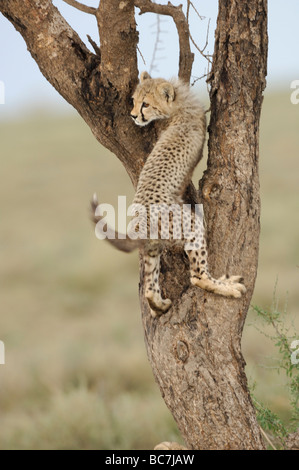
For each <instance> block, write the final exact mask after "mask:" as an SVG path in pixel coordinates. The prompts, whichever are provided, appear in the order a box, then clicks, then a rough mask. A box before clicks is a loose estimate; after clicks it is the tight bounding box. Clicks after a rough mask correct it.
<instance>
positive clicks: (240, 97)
mask: <svg viewBox="0 0 299 470" xmlns="http://www.w3.org/2000/svg"><path fill="white" fill-rule="evenodd" d="M65 1H67V3H69V4H71V5H73V6H74V7H76V8H79V9H81V10H82V11H83V12H85V13H88V14H92V15H94V16H95V18H96V20H97V24H98V29H99V35H100V48H99V47H98V46H97V45H96V44H95V43H94V42H93V41H92V40H91V39H90V42H91V44H92V45H93V48H94V53H92V52H90V51H89V49H88V48H87V47H86V46H85V44H84V43H83V42H82V41H81V39H80V38H79V36H78V35H77V33H76V32H75V31H74V30H73V29H72V28H71V27H70V26H69V25H68V23H67V22H66V21H65V19H64V18H63V17H62V15H61V14H60V13H59V11H58V10H57V8H56V7H55V6H54V5H53V4H52V2H51V0H15V1H14V2H11V1H9V0H1V2H0V11H1V12H2V13H3V14H4V16H6V18H7V19H8V20H9V21H10V22H11V23H12V24H13V25H14V26H15V28H16V29H17V31H18V32H19V33H20V34H21V35H22V36H23V38H24V40H25V41H26V43H27V47H28V49H29V51H30V53H31V55H32V57H33V58H34V60H35V61H36V62H37V64H38V66H39V68H40V70H41V72H42V73H43V75H44V76H45V77H46V78H47V80H48V81H49V82H50V83H51V84H52V85H53V86H54V87H55V88H56V90H57V91H58V92H59V93H60V94H61V95H62V96H63V97H64V98H65V99H66V100H67V101H68V102H69V103H70V104H71V105H72V106H73V107H74V108H75V109H76V110H77V111H78V112H79V114H80V115H81V116H82V118H83V119H84V120H85V121H86V123H87V124H88V126H89V127H90V129H91V131H92V132H93V134H94V136H95V137H96V139H97V140H98V141H99V142H100V143H101V144H103V145H104V146H105V147H107V148H108V149H109V150H111V151H112V152H113V153H114V154H115V155H116V156H117V157H118V158H119V159H120V161H121V162H122V163H123V165H124V167H125V169H126V171H127V172H128V174H129V176H130V178H131V180H132V183H133V185H134V186H136V183H137V181H138V176H139V173H140V170H141V168H142V165H143V162H144V161H145V159H146V157H147V155H148V153H149V152H150V150H151V148H152V147H153V145H154V143H155V141H156V139H157V136H158V135H159V131H160V130H161V124H160V123H159V122H157V123H155V124H154V125H153V126H151V127H148V126H147V127H145V128H141V129H140V128H137V127H136V126H135V125H134V124H133V122H132V120H131V119H130V117H129V111H130V108H131V102H130V97H131V94H132V91H133V90H134V88H135V86H136V83H137V81H138V70H137V52H136V50H137V43H138V32H137V30H136V23H135V7H137V8H138V9H139V11H140V13H146V12H156V13H158V14H163V15H169V16H171V17H172V18H173V20H174V22H175V24H176V27H177V31H178V35H179V42H180V61H179V72H178V73H179V76H180V77H181V78H182V79H184V80H185V81H189V79H190V74H191V68H192V61H193V55H192V53H191V51H190V45H189V30H188V22H187V21H186V18H185V16H184V13H183V11H182V8H181V7H179V6H174V5H172V4H171V3H168V5H159V4H156V3H153V2H151V1H150V0H125V1H120V0H101V1H100V4H99V7H98V8H93V7H87V6H85V5H82V4H80V3H79V2H77V1H75V0H65ZM188 4H189V6H190V2H188ZM266 68H267V0H252V1H251V2H245V3H244V2H236V1H235V0H222V1H219V13H218V21H217V28H216V41H215V51H214V56H213V63H212V70H211V73H210V76H209V82H210V99H211V119H210V124H209V142H208V148H209V157H208V168H207V170H206V171H205V173H204V176H203V178H202V180H201V181H200V184H199V191H197V190H195V188H194V187H193V186H192V185H191V184H190V186H189V187H188V190H187V192H186V201H188V202H193V203H195V202H198V201H199V200H201V201H202V202H203V204H204V211H205V218H206V224H207V236H208V247H209V253H210V256H209V265H210V269H211V272H212V274H213V275H214V276H215V277H219V276H220V275H221V274H223V272H228V273H230V274H232V273H234V272H241V273H242V274H243V275H244V279H245V284H246V287H247V294H246V295H245V296H244V297H243V298H242V299H238V300H236V299H227V298H222V297H218V296H215V295H213V294H210V293H207V292H203V291H201V290H200V289H199V288H195V287H192V286H191V285H190V283H189V275H188V266H187V263H186V261H185V258H184V255H183V253H181V252H174V251H173V252H166V253H164V254H163V257H162V261H161V264H162V269H161V285H162V286H163V289H164V294H165V293H167V295H168V296H169V297H170V298H171V299H172V301H173V307H172V309H171V311H170V312H168V313H167V314H165V315H163V316H161V317H160V318H158V319H153V318H152V317H151V315H150V312H149V308H148V304H147V302H146V301H145V299H144V295H143V273H144V266H143V262H142V259H141V260H140V303H141V310H142V318H143V325H144V332H145V341H146V347H147V353H148V358H149V360H150V363H151V366H152V369H153V373H154V376H155V378H156V381H157V383H158V385H159V387H160V390H161V393H162V396H163V398H164V400H165V402H166V404H167V406H168V407H169V409H170V411H171V413H172V414H173V416H174V418H175V420H176V422H177V424H178V427H179V429H180V431H181V433H182V436H183V438H184V440H185V442H186V445H187V447H188V448H190V449H263V448H264V444H263V440H262V436H261V433H260V428H259V426H258V424H257V421H256V416H255V410H254V407H253V404H252V401H251V398H250V394H249V391H248V387H247V380H246V376H245V372H244V366H245V362H244V359H243V356H242V353H241V346H240V343H241V336H242V330H243V326H244V322H245V318H246V314H247V311H248V307H249V303H250V299H251V296H252V293H253V288H254V283H255V278H256V271H257V258H258V241H259V216H260V201H259V178H258V157H259V150H258V142H259V118H260V111H261V106H262V94H263V90H264V88H265V76H266ZM120 71H121V72H120ZM236 268H238V269H236Z"/></svg>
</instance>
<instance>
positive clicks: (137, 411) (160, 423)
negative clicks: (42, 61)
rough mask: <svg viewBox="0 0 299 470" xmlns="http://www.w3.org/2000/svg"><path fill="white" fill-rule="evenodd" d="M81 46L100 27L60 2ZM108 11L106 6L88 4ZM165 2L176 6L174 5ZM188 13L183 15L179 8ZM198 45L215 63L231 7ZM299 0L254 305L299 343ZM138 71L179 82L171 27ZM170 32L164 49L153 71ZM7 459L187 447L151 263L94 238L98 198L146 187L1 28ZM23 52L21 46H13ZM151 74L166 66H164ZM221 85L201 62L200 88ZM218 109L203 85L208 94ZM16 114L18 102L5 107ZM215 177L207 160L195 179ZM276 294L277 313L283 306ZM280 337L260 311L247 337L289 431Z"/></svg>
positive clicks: (271, 150) (251, 362) (143, 36)
mask: <svg viewBox="0 0 299 470" xmlns="http://www.w3.org/2000/svg"><path fill="white" fill-rule="evenodd" d="M53 3H54V4H55V5H56V6H57V7H58V8H59V9H60V11H61V12H62V13H63V15H64V16H65V17H66V19H67V21H69V23H70V24H71V25H72V27H73V28H74V29H76V31H78V32H79V34H80V35H81V37H82V39H83V40H84V41H86V34H90V35H91V36H92V38H93V39H94V40H98V34H97V29H96V25H95V22H94V19H93V18H92V17H90V16H89V15H85V14H84V13H81V12H78V11H76V10H74V9H73V8H71V7H69V6H68V5H66V4H64V3H63V2H62V1H61V0H55V1H54V2H53ZM86 3H88V4H89V5H96V4H97V2H93V1H90V2H86ZM161 3H163V1H162V2H161ZM173 3H178V2H173ZM194 4H196V7H197V8H198V11H199V13H200V15H202V16H203V17H204V18H203V19H199V17H198V16H197V14H196V12H195V11H192V13H191V18H190V23H191V32H192V35H193V37H194V39H195V40H196V41H197V43H198V44H199V46H200V47H203V46H204V45H205V42H206V37H207V28H208V23H209V19H210V26H209V34H208V39H209V41H208V46H207V48H206V51H205V52H207V53H210V54H212V52H213V38H214V29H215V22H216V17H217V1H216V0H212V1H211V0H210V1H209V2H208V1H201V2H194ZM298 17H299V5H298V2H297V0H285V1H284V3H283V8H282V6H281V2H279V1H278V0H271V1H270V2H269V39H270V41H269V73H268V87H267V90H266V92H265V100H264V106H263V112H262V120H261V129H260V180H261V199H262V217H261V240H260V260H259V271H258V277H257V282H256V289H255V293H254V297H253V299H252V304H253V305H259V306H260V307H261V308H264V309H271V306H273V305H274V304H275V308H277V309H279V310H280V311H282V312H285V315H284V320H283V321H285V323H286V325H290V327H291V328H293V329H295V331H297V332H298V339H299V320H298V305H299V289H298V287H299V286H298V264H299V261H298V255H299V244H298V241H299V224H298V182H299V181H298V180H299V178H298V171H299V162H298V148H299V132H298V131H299V129H298V124H299V104H298V105H294V104H292V103H291V100H290V97H291V92H292V90H291V82H292V81H293V80H299V64H298V51H297V47H298V42H299V41H298V40H299V30H298V25H297V22H298ZM137 20H138V26H139V30H140V46H139V47H140V50H141V52H142V55H143V58H144V60H145V62H146V63H145V64H144V63H143V59H142V58H141V57H140V70H144V69H147V70H149V69H150V68H152V70H151V71H152V75H153V76H165V77H169V76H171V75H175V74H176V71H177V62H178V51H177V46H176V43H177V38H176V34H175V30H174V28H173V26H172V23H171V20H170V19H167V18H163V19H161V20H160V21H159V22H158V21H157V18H156V16H155V15H149V14H148V15H144V16H142V17H138V16H137ZM157 29H158V30H159V36H158V38H159V41H160V42H159V43H158V50H157V48H156V53H155V57H154V60H153V51H154V44H155V42H156V39H157ZM0 44H1V50H0V81H1V82H2V83H3V84H4V86H5V96H4V98H5V99H4V100H2V102H1V103H2V104H0V142H1V159H0V167H1V171H0V214H1V219H0V308H1V314H0V340H2V341H3V342H4V343H5V353H6V357H5V361H6V364H5V365H0V410H1V418H2V425H1V427H0V449H151V448H153V446H154V445H155V444H156V443H158V442H160V441H161V440H179V437H178V431H177V428H176V425H175V423H174V422H173V420H172V417H171V415H170V413H169V412H168V410H167V408H166V406H165V405H164V402H163V400H162V398H161V396H160V393H159V390H158V388H157V386H156V384H155V382H154V379H153V376H152V373H151V369H150V367H149V364H148V361H147V357H146V351H145V346H144V341H143V329H142V325H141V318H140V309H139V301H138V280H139V276H138V256H137V255H136V253H135V254H132V255H125V254H123V253H119V252H115V251H114V250H113V249H112V248H111V247H110V246H108V245H107V244H105V243H103V242H100V241H99V240H97V239H96V237H95V235H94V231H93V226H92V224H91V222H90V220H89V212H88V211H89V200H90V197H91V195H92V194H93V193H94V192H95V191H96V192H97V193H98V195H99V196H100V199H101V201H103V202H109V203H111V204H114V205H117V196H118V195H126V196H127V198H128V203H130V201H131V200H132V197H133V188H132V187H131V183H130V181H129V178H128V177H127V175H126V172H125V170H124V169H123V167H122V166H121V164H120V163H119V162H118V160H117V159H116V157H115V156H114V155H112V154H110V153H109V152H108V151H107V150H106V149H104V148H102V147H101V146H100V145H99V144H98V143H97V142H96V141H95V139H94V137H93V136H92V134H91V132H90V130H89V128H88V127H87V126H86V124H85V123H84V122H83V121H82V119H81V118H80V117H79V116H78V115H77V114H76V112H75V111H73V110H72V109H71V107H70V106H69V105H68V104H67V103H64V102H63V100H62V98H60V97H59V96H58V95H57V93H56V92H55V90H54V89H52V88H51V86H50V85H49V84H48V83H47V81H46V80H45V79H44V78H43V76H42V75H41V73H40V72H39V69H38V67H37V65H36V64H35V62H34V61H33V59H32V58H31V56H30V54H29V53H28V51H27V50H26V45H25V43H24V41H23V40H22V38H21V37H20V36H19V34H18V33H17V32H16V31H15V30H14V28H13V27H12V26H11V24H10V23H9V22H8V21H7V20H6V19H5V18H4V17H3V16H0ZM8 45H9V47H8ZM151 65H152V67H151ZM206 72H207V62H206V60H205V59H204V58H201V57H200V56H199V54H197V56H196V61H195V65H194V69H193V73H194V76H193V80H196V78H198V77H200V76H202V75H203V74H204V73H206ZM196 86H197V87H198V91H199V93H201V95H202V99H203V101H204V102H205V103H206V104H208V93H207V88H206V83H205V79H202V80H198V81H197V82H196ZM3 101H4V102H3ZM204 169H205V161H203V162H201V164H200V167H199V168H198V170H197V172H196V175H195V176H194V181H195V182H196V180H198V179H199V178H200V176H201V174H202V171H203V170H204ZM274 291H275V300H273V299H274ZM260 329H262V330H263V331H265V332H266V334H271V333H270V332H268V331H267V330H264V327H263V326H262V325H261V324H260V320H259V319H257V318H256V317H255V314H254V313H253V311H252V310H251V311H250V312H249V315H248V320H247V322H246V326H245V331H244V337H243V353H244V356H245V359H246V362H247V376H248V380H249V382H250V383H251V384H253V383H254V382H256V388H255V395H256V397H257V398H258V399H259V400H261V401H263V402H264V403H265V404H266V405H267V406H269V408H271V409H272V410H273V411H275V412H276V413H277V414H278V416H279V417H280V418H281V419H282V420H283V421H284V422H286V423H287V422H288V421H289V419H290V405H289V396H288V391H287V388H286V383H285V382H286V381H285V378H284V376H283V375H281V374H280V375H279V374H277V370H276V369H275V354H276V352H275V349H274V346H273V343H272V341H271V340H270V339H269V338H267V337H265V336H264V335H263V334H262V333H261V332H260V331H259V330H260Z"/></svg>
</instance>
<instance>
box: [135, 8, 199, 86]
mask: <svg viewBox="0 0 299 470" xmlns="http://www.w3.org/2000/svg"><path fill="white" fill-rule="evenodd" d="M134 3H135V6H136V7H137V8H139V9H140V13H139V14H140V15H143V14H144V13H157V14H158V15H167V16H171V17H172V19H173V21H174V23H175V25H176V29H177V32H178V36H179V45H180V58H179V77H180V78H181V79H182V80H184V81H186V82H188V83H189V81H190V76H191V70H192V64H193V60H194V54H193V53H192V52H191V49H190V41H189V38H190V32H189V25H188V21H187V19H186V17H185V15H184V12H183V10H182V5H179V6H175V5H172V3H170V2H168V4H167V5H160V4H158V3H153V2H152V1H151V0H135V2H134Z"/></svg>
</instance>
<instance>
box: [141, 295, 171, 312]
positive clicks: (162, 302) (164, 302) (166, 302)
mask: <svg viewBox="0 0 299 470" xmlns="http://www.w3.org/2000/svg"><path fill="white" fill-rule="evenodd" d="M145 297H146V298H147V301H148V303H149V306H150V308H151V315H152V317H153V318H156V317H157V316H158V317H160V316H161V315H163V313H166V312H168V310H169V309H170V307H171V305H172V302H171V300H170V299H162V298H161V297H158V298H155V296H154V295H153V294H152V293H147V294H146V295H145Z"/></svg>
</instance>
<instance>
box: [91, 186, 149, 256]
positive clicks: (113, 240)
mask: <svg viewBox="0 0 299 470" xmlns="http://www.w3.org/2000/svg"><path fill="white" fill-rule="evenodd" d="M98 205H99V202H98V198H97V195H96V194H94V195H93V198H92V200H91V202H90V208H91V219H92V221H93V222H94V223H95V224H97V223H98V222H99V221H100V220H101V218H102V217H101V216H100V215H97V207H98ZM105 234H106V240H107V241H108V242H109V243H110V244H111V245H113V246H114V248H117V249H118V250H120V251H124V252H125V253H130V252H131V251H134V250H136V249H137V248H142V246H143V245H144V243H145V241H146V240H140V239H137V240H132V239H131V238H130V237H128V235H125V236H124V235H122V236H119V234H118V232H116V231H114V230H112V229H111V228H110V227H109V226H107V229H106V230H105Z"/></svg>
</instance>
